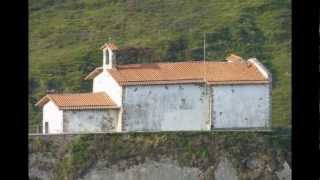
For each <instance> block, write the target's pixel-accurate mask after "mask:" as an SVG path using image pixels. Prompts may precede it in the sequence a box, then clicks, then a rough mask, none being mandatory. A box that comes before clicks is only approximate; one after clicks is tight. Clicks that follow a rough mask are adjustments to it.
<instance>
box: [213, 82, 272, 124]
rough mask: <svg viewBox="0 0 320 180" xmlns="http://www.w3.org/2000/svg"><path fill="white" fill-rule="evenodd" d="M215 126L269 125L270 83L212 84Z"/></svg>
mask: <svg viewBox="0 0 320 180" xmlns="http://www.w3.org/2000/svg"><path fill="white" fill-rule="evenodd" d="M211 93H212V97H213V98H212V100H213V102H212V104H213V106H212V120H213V126H214V128H246V127H269V125H270V124H269V120H270V117H269V116H270V89H269V85H268V84H259V85H221V86H212V92H211Z"/></svg>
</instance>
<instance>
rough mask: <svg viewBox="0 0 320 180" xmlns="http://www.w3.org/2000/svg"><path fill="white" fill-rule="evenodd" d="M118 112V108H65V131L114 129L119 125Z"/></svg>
mask: <svg viewBox="0 0 320 180" xmlns="http://www.w3.org/2000/svg"><path fill="white" fill-rule="evenodd" d="M118 112H119V110H118V109H107V110H105V109H104V110H73V111H71V110H65V111H64V112H63V120H64V121H63V131H64V132H67V133H76V132H103V131H114V130H115V129H116V126H117V121H118Z"/></svg>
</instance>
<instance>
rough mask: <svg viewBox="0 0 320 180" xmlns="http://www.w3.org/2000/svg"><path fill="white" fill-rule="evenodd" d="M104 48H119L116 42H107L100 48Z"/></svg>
mask: <svg viewBox="0 0 320 180" xmlns="http://www.w3.org/2000/svg"><path fill="white" fill-rule="evenodd" d="M104 48H110V49H111V50H118V47H117V46H116V45H115V44H114V43H105V44H104V45H103V46H101V48H100V49H104Z"/></svg>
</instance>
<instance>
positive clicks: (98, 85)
mask: <svg viewBox="0 0 320 180" xmlns="http://www.w3.org/2000/svg"><path fill="white" fill-rule="evenodd" d="M92 88H93V90H92V91H93V92H105V93H107V94H108V95H109V96H110V98H111V99H112V100H113V101H114V102H115V103H116V104H117V105H118V106H121V98H122V87H121V86H120V85H119V84H118V83H117V82H116V81H115V80H114V79H113V77H112V76H111V75H110V74H109V72H107V71H103V72H101V73H100V74H99V75H98V76H96V77H95V78H94V79H93V87H92Z"/></svg>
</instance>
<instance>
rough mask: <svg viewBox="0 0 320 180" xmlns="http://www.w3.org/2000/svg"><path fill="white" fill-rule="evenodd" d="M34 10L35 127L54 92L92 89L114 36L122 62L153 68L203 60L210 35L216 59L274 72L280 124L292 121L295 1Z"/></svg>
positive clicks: (92, 1) (140, 2) (161, 0)
mask: <svg viewBox="0 0 320 180" xmlns="http://www.w3.org/2000/svg"><path fill="white" fill-rule="evenodd" d="M29 10H30V15H29V28H30V30H29V34H30V36H29V44H30V56H29V61H30V62H29V63H30V68H29V69H30V72H29V91H30V96H29V124H30V127H34V125H36V124H39V122H40V120H41V113H40V112H41V109H38V108H36V107H35V106H34V104H35V103H36V101H37V100H39V98H41V97H42V96H43V95H45V94H46V91H47V90H52V89H54V90H55V91H58V92H87V91H90V90H91V83H92V82H88V81H84V80H83V78H84V77H85V76H86V75H87V74H88V73H89V72H90V71H92V70H93V69H94V68H95V67H97V66H101V63H102V54H101V52H100V50H99V47H100V46H101V45H102V44H103V43H105V42H106V41H108V39H109V37H111V38H112V40H114V41H115V42H116V44H117V45H118V47H120V48H121V51H120V52H119V53H118V60H119V61H118V63H120V64H128V63H150V62H159V61H182V60H193V59H197V60H201V59H202V58H203V49H202V47H203V33H204V32H207V35H206V39H207V49H206V50H207V59H208V60H223V59H224V58H225V57H226V56H227V55H228V53H231V52H232V53H236V54H239V55H241V56H242V57H244V58H249V57H256V58H258V59H259V60H261V61H262V62H263V64H265V65H266V66H267V67H268V68H269V69H270V70H271V71H272V74H273V81H274V82H273V94H272V102H273V103H272V116H273V125H274V126H287V125H289V124H290V118H291V112H290V109H291V88H290V84H291V52H290V49H291V48H290V45H291V29H290V28H291V14H290V13H291V8H290V1H289V0H282V1H279V0H244V1H238V0H229V1H222V0H212V1H204V0H194V1H178V0H152V1H151V0H120V1H115V0H78V1H75V0H55V1H52V0H29ZM203 154H205V152H203Z"/></svg>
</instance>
